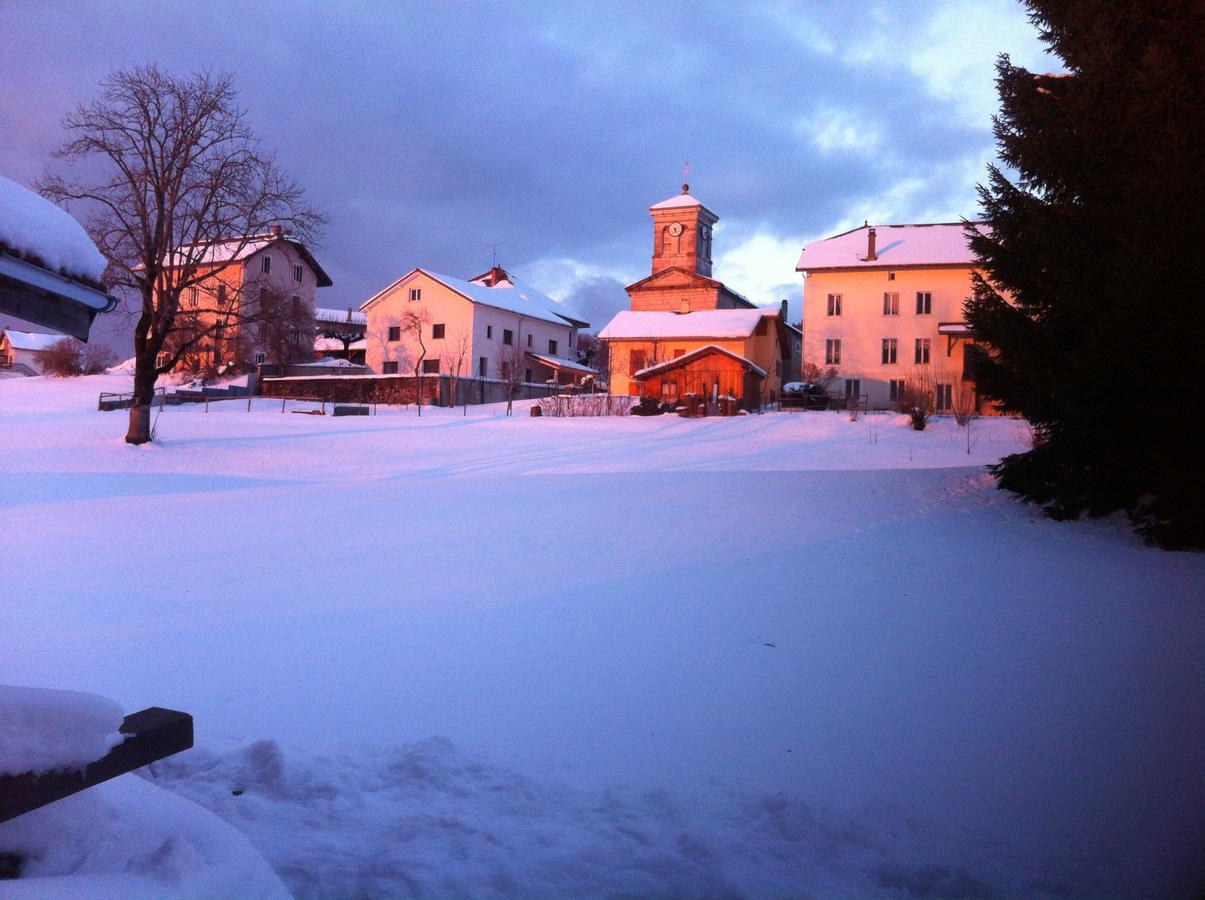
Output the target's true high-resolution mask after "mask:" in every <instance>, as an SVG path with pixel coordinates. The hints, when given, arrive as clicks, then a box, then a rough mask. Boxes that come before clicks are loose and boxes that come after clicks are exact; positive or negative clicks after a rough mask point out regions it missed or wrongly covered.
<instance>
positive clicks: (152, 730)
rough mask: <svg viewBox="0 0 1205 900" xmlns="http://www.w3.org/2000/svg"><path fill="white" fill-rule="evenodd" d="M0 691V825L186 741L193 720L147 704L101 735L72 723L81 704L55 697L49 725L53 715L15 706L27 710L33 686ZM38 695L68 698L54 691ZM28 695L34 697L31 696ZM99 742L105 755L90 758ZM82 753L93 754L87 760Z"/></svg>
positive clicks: (186, 744) (176, 750) (184, 747)
mask: <svg viewBox="0 0 1205 900" xmlns="http://www.w3.org/2000/svg"><path fill="white" fill-rule="evenodd" d="M3 691H5V692H7V693H0V704H5V703H6V701H7V703H6V705H7V706H8V707H9V708H8V709H6V710H0V720H3V721H0V726H4V727H7V729H8V732H9V733H7V734H0V772H4V773H6V774H0V822H5V821H8V820H9V819H12V818H15V817H16V816H19V815H22V814H23V813H27V812H30V811H31V810H35V809H37V808H38V807H41V806H46V805H47V804H48V803H53V802H54V801H56V800H61V799H63V798H64V797H67V796H70V795H71V794H74V793H76V792H77V791H82V790H84V789H86V788H90V787H92V786H93V785H97V784H100V783H101V782H102V781H108V780H109V779H110V778H116V777H117V776H118V775H123V774H125V773H126V772H132V771H133V770H134V769H138V768H141V767H142V766H145V765H147V764H149V763H152V762H154V761H155V760H158V759H163V758H164V757H165V756H170V755H172V754H173V753H179V752H180V751H181V750H187V749H188V748H189V747H191V746H192V742H193V724H192V716H190V715H189V714H188V713H183V712H177V711H176V710H172V709H160V708H159V707H157V706H152V707H151V708H149V709H144V710H142V711H141V712H136V713H132V714H130V715H128V716H126V717H125V718H124V719H123V720H122V722H121V725H120V726H119V727H118V729H117V732H116V733H115V734H114V733H112V732H111V730H110V731H109V733H108V734H105V733H103V732H98V729H96V728H89V727H88V725H89V724H90V723H88V722H86V721H85V722H84V724H82V725H81V724H79V723H80V720H81V719H86V718H87V716H86V715H80V712H81V709H80V707H81V706H82V701H81V702H80V703H77V704H75V705H72V704H71V703H63V701H62V700H59V702H60V704H62V705H61V706H60V709H59V711H61V713H62V719H61V720H60V722H61V724H60V725H58V726H56V724H55V717H54V715H53V714H52V715H50V716H44V717H41V718H40V719H39V718H35V717H34V716H32V715H30V714H29V713H28V712H27V711H25V710H22V709H21V708H20V707H21V705H22V704H23V703H24V704H26V710H28V709H29V708H31V707H32V704H31V703H29V701H28V698H29V697H30V695H31V693H30V692H33V691H34V689H13V688H4V689H3ZM16 691H21V693H16ZM40 693H45V694H47V695H49V694H59V695H64V696H66V697H68V698H71V697H72V696H73V695H71V694H70V693H69V692H62V691H55V692H51V691H46V692H40ZM32 696H33V697H35V698H36V697H37V693H34V694H32ZM74 696H75V697H89V695H86V694H84V695H74ZM34 702H36V700H35V701H34ZM83 712H84V713H90V712H91V710H86V709H85V710H83ZM94 718H95V717H94ZM10 719H11V720H12V721H9V720H10ZM72 720H74V721H72ZM48 728H54V729H56V731H55V733H54V734H49V735H48V734H45V733H44V732H45V730H46V729H48ZM108 729H112V726H111V725H109V726H108ZM73 732H74V733H73ZM98 741H100V742H103V743H98ZM105 746H109V750H108V752H107V753H104V754H103V755H101V756H99V758H95V757H96V754H97V751H98V749H99V750H102V751H103V750H104V748H105ZM88 757H94V758H93V759H92V760H91V761H87V758H88Z"/></svg>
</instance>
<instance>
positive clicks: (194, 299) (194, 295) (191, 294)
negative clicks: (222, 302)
mask: <svg viewBox="0 0 1205 900" xmlns="http://www.w3.org/2000/svg"><path fill="white" fill-rule="evenodd" d="M199 302H200V294H199V293H198V291H197V289H196V288H195V287H190V288H189V289H188V305H189V306H193V307H195V306H196V305H197V304H198V303H199Z"/></svg>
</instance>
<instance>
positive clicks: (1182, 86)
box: [966, 0, 1205, 548]
mask: <svg viewBox="0 0 1205 900" xmlns="http://www.w3.org/2000/svg"><path fill="white" fill-rule="evenodd" d="M1025 3H1026V6H1027V7H1028V8H1029V10H1030V19H1031V21H1032V22H1033V23H1034V25H1035V26H1036V27H1037V28H1038V29H1039V30H1040V32H1041V35H1042V39H1043V40H1044V41H1045V42H1046V43H1047V44H1048V45H1049V47H1050V48H1051V50H1052V51H1053V52H1054V53H1055V54H1057V55H1058V56H1059V57H1060V58H1061V59H1062V60H1063V61H1064V63H1065V65H1066V70H1067V71H1066V73H1065V74H1057V75H1051V74H1046V75H1043V74H1034V73H1031V72H1028V71H1026V70H1025V69H1022V68H1018V67H1015V66H1013V65H1011V63H1010V61H1009V59H1008V57H1007V56H1002V57H1001V58H1000V60H999V62H998V65H997V71H998V78H997V84H998V86H999V90H1000V99H1001V110H1000V114H999V115H998V116H997V117H996V119H995V133H996V140H997V146H998V149H999V156H1000V159H1001V160H1002V161H1003V163H1005V164H1006V165H1007V166H1008V167H1009V168H1010V169H1011V170H1012V171H1013V172H1014V173H1015V181H1013V180H1010V178H1009V177H1008V176H1006V175H1005V174H1004V172H1002V171H1001V169H999V168H997V167H994V166H993V167H989V175H988V178H989V183H988V185H987V186H986V187H982V186H981V187H980V189H979V193H980V199H981V202H982V204H983V207H984V213H985V215H984V218H985V220H986V222H987V224H988V225H989V226H990V231H988V233H987V234H980V233H979V232H978V231H976V230H975V229H973V228H970V227H968V235H969V236H970V240H971V245H972V247H973V248H974V250H975V252H976V253H977V255H978V256H979V257H980V259H981V260H982V262H983V270H984V274H985V277H984V278H976V279H975V284H974V296H973V297H972V298H970V299H969V300H968V301H967V304H966V317H967V321H968V322H969V323H970V325H971V326H972V328H973V329H974V331H975V334H976V336H977V338H978V339H979V340H981V341H982V342H983V343H985V344H986V345H988V347H990V348H991V352H990V353H989V354H988V356H987V358H985V359H984V360H982V361H981V362H980V363H979V365H978V366H977V367H976V376H977V382H978V386H979V389H980V390H981V392H982V393H983V394H985V395H986V396H987V397H989V398H992V399H994V400H995V401H996V402H997V403H998V404H999V406H1000V407H1001V408H1002V409H1003V410H1005V411H1009V412H1015V413H1020V414H1021V415H1023V416H1024V417H1025V418H1026V419H1027V420H1028V421H1029V422H1030V423H1031V424H1032V425H1033V426H1034V434H1035V441H1034V447H1033V448H1032V449H1031V450H1029V451H1028V452H1025V453H1020V454H1016V455H1013V456H1009V457H1006V458H1005V459H1004V460H1002V461H1001V462H1000V463H999V464H998V465H997V466H996V467H995V468H994V472H995V474H996V476H997V477H998V479H999V484H1000V486H1001V487H1003V488H1007V489H1009V490H1012V491H1015V492H1017V493H1018V494H1020V495H1021V496H1022V497H1023V498H1025V499H1026V500H1029V501H1032V502H1036V503H1039V504H1042V505H1043V506H1045V507H1046V508H1047V510H1048V511H1049V512H1050V513H1051V514H1052V515H1054V516H1055V517H1058V518H1067V517H1073V516H1077V515H1080V514H1081V513H1088V514H1090V515H1102V514H1105V513H1109V512H1112V511H1115V510H1126V511H1128V512H1129V513H1130V514H1131V516H1132V517H1133V519H1134V521H1135V522H1136V524H1137V525H1138V527H1139V529H1140V530H1141V531H1142V532H1143V533H1144V534H1145V535H1146V537H1147V538H1148V539H1149V540H1152V541H1154V542H1157V543H1159V544H1161V545H1163V546H1165V547H1169V548H1175V547H1203V546H1205V475H1203V473H1205V439H1202V437H1201V436H1200V435H1201V432H1202V431H1203V430H1205V427H1203V426H1205V422H1202V421H1201V410H1202V406H1203V403H1202V391H1203V390H1205V235H1203V234H1202V227H1201V225H1202V221H1203V215H1205V190H1203V184H1205V176H1203V172H1205V153H1203V152H1202V150H1203V142H1202V135H1203V134H1205V104H1203V102H1202V100H1203V98H1202V95H1203V93H1205V65H1203V64H1202V59H1203V54H1205V34H1203V33H1202V18H1203V16H1202V4H1201V3H1200V2H1199V0H1064V2H1057V0H1025Z"/></svg>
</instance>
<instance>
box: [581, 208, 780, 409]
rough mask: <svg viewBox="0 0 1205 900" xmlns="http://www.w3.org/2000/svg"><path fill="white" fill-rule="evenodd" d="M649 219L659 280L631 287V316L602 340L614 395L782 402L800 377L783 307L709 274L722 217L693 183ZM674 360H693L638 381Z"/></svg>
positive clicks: (625, 314) (620, 316)
mask: <svg viewBox="0 0 1205 900" xmlns="http://www.w3.org/2000/svg"><path fill="white" fill-rule="evenodd" d="M649 215H650V216H652V219H653V256H652V274H650V275H649V276H648V277H647V278H644V279H641V280H640V281H637V282H635V283H634V284H630V285H628V287H627V292H628V297H629V300H630V303H631V309H630V310H624V311H622V312H619V313H617V314H616V316H615V318H613V319H612V320H611V321H610V322H609V323H608V324H607V325H606V327H605V328H603V329H602V331H600V332H599V333H598V337H599V340H601V341H604V342H605V343H606V345H607V348H608V353H607V359H608V365H609V367H610V371H609V372H608V377H607V382H608V385H609V390H610V392H611V393H612V394H628V395H631V396H653V397H655V398H657V399H659V400H662V401H665V402H674V401H676V400H677V399H678V397H679V396H684V395H685V394H686V393H694V394H706V395H710V396H712V397H716V396H719V395H720V394H730V395H732V396H735V397H738V398H742V399H745V400H746V401H747V404H746V405H748V404H749V403H752V404H753V405H754V406H756V404H757V403H759V402H762V401H770V402H773V401H775V400H777V399H778V397H779V395H780V394H781V390H782V382H783V381H784V380H789V379H790V378H793V377H794V372H793V371H792V367H791V359H792V357H791V346H792V341H791V339H790V336H789V334H788V332H787V329H786V319H785V316H786V308H785V307H786V304H785V302H784V303H783V304H782V306H781V307H771V308H765V307H759V306H757V305H755V304H754V303H753V302H752V301H750V300H749V299H748V298H746V297H744V296H742V295H741V294H739V293H737V292H736V291H734V290H732V288H730V287H728V286H727V285H725V284H724V283H723V282H721V281H717V280H716V279H714V278H712V277H711V252H712V227H713V226H714V225H715V223H716V222H718V221H719V216H717V215H716V214H715V213H713V212H712V211H711V210H709V209H708V208H707V207H705V206H704V205H703V204H702V203H700V202H699V200H697V199H696V198H695V197H693V196H692V195H691V193H690V186H689V185H686V184H684V185H682V192H681V193H679V194H676V195H675V196H673V197H670V198H669V199H667V200H662V201H661V202H660V203H654V204H653V205H652V206H651V207H649ZM704 350H706V352H698V351H704ZM675 358H685V359H686V360H687V362H686V363H683V364H680V365H673V366H671V367H670V369H669V370H667V372H662V370H661V369H655V373H654V374H655V377H652V376H650V377H648V378H644V377H641V376H640V373H641V372H643V371H645V370H646V369H649V368H652V367H655V366H657V365H658V364H660V363H663V362H668V361H671V360H673V359H675ZM758 373H760V374H758ZM784 375H786V376H787V378H784V377H783V376H784ZM754 382H756V383H757V385H758V386H757V389H756V390H753V389H752V388H751V387H750V385H752V384H753V383H754ZM751 392H752V396H750V395H751Z"/></svg>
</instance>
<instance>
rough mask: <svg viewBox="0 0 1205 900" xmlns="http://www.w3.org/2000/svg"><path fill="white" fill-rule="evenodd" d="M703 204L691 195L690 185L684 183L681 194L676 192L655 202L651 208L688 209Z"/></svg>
mask: <svg viewBox="0 0 1205 900" xmlns="http://www.w3.org/2000/svg"><path fill="white" fill-rule="evenodd" d="M702 205H703V204H702V203H700V202H699V201H698V200H696V199H695V198H694V197H692V196H691V195H690V192H689V186H688V185H685V184H684V185H682V192H681V193H680V194H675V195H674V196H672V197H670V198H668V199H666V200H662V201H661V202H660V203H654V204H653V205H652V206H650V207H649V209H650V210H654V209H687V208H689V207H693V206H702Z"/></svg>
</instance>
